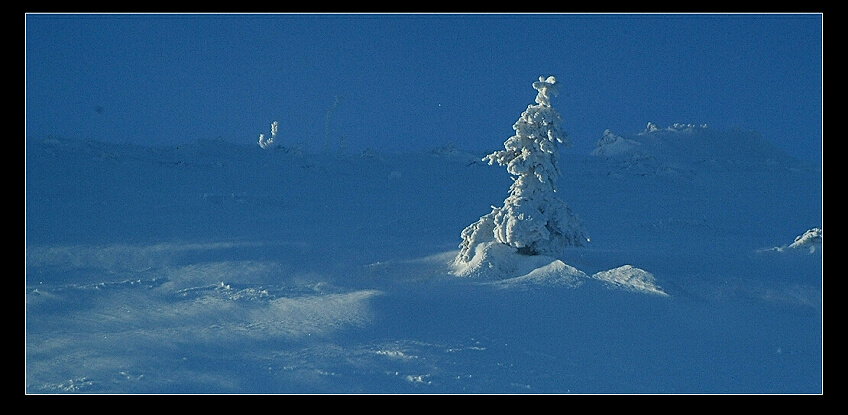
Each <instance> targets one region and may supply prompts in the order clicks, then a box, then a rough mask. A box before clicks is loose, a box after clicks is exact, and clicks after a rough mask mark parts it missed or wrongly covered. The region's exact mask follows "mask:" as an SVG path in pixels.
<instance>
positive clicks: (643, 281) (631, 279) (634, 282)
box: [592, 265, 668, 296]
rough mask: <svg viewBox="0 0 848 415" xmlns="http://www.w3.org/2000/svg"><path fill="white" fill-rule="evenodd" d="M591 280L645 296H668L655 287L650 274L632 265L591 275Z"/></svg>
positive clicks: (654, 280)
mask: <svg viewBox="0 0 848 415" xmlns="http://www.w3.org/2000/svg"><path fill="white" fill-rule="evenodd" d="M592 278H594V279H596V280H600V281H603V282H605V283H607V284H610V285H612V286H614V287H619V288H622V289H625V290H630V291H636V292H641V293H646V294H657V295H662V296H667V295H668V294H666V293H665V291H663V290H662V288H660V287H659V286H657V279H656V278H654V275H653V274H651V273H650V272H647V271H645V270H643V269H639V268H636V267H634V266H632V265H623V266H620V267H618V268H613V269H611V270H607V271H601V272H598V273H596V274H593V275H592Z"/></svg>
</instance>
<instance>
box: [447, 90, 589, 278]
mask: <svg viewBox="0 0 848 415" xmlns="http://www.w3.org/2000/svg"><path fill="white" fill-rule="evenodd" d="M533 88H535V89H536V90H537V91H538V94H537V95H536V105H528V107H527V110H526V111H524V112H523V113H522V114H521V117H520V118H519V119H518V121H517V122H516V123H515V125H513V129H514V130H515V135H513V136H512V137H510V138H508V139H507V140H506V142H504V149H503V150H500V151H495V152H494V153H492V154H489V155H488V156H486V157H485V158H484V159H483V160H484V161H486V160H488V162H489V164H494V163H495V162H497V163H498V164H499V165H501V166H506V168H507V171H508V172H509V173H510V174H512V175H514V176H516V177H515V178H513V180H514V181H513V183H512V186H511V187H510V194H509V197H507V198H506V200H504V206H503V207H494V206H493V207H492V212H491V213H489V214H487V215H485V216H483V217H481V218H480V220H478V221H477V222H475V223H473V224H471V225H469V226H468V227H467V228H465V230H463V231H462V243H461V244H460V253H459V256H458V257H457V260H461V261H465V262H467V261H469V260H470V259H471V257H472V256H473V254H474V252H473V251H474V248H475V246H477V245H478V244H480V243H483V242H487V241H491V240H493V239H494V240H495V241H497V242H499V243H502V244H506V245H509V246H511V247H514V248H516V249H517V251H518V252H519V253H521V254H526V255H550V256H555V255H558V254H560V253H561V252H562V251H563V250H564V249H565V248H566V247H568V246H583V245H584V244H585V243H586V242H587V241H588V239H587V238H586V236H585V234H584V232H583V230H582V225H581V224H580V221H579V220H578V219H577V217H576V216H574V214H573V213H572V212H571V209H570V208H569V207H568V205H566V204H565V203H564V202H563V201H561V200H560V199H559V198H557V196H556V192H557V186H556V181H557V179H558V178H559V176H560V170H559V166H558V158H559V149H558V147H559V145H566V146H567V145H570V144H571V142H570V141H569V140H568V137H567V136H566V134H565V132H564V131H563V129H562V117H561V116H560V114H559V113H558V112H557V111H556V110H555V109H553V108H552V107H551V101H550V99H551V95H556V92H557V91H556V79H555V78H554V77H553V76H549V77H548V78H544V77H539V80H538V81H537V82H534V83H533Z"/></svg>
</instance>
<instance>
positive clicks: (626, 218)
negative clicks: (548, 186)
mask: <svg viewBox="0 0 848 415" xmlns="http://www.w3.org/2000/svg"><path fill="white" fill-rule="evenodd" d="M687 128H688V127H687ZM658 130H659V131H653V132H649V133H645V134H643V135H639V134H634V135H627V134H622V135H621V137H623V138H625V139H629V140H633V141H638V142H640V143H641V144H639V145H634V146H633V148H632V149H630V150H632V151H631V152H630V154H629V155H628V154H627V153H628V152H627V151H625V152H622V153H621V154H619V155H611V154H606V155H605V156H603V157H599V156H591V155H588V154H574V153H567V152H566V153H563V154H561V157H562V158H561V160H563V161H565V162H566V163H564V164H565V165H567V166H569V174H564V175H563V176H562V177H560V178H559V183H558V184H559V187H560V189H567V197H568V201H569V205H570V206H572V207H573V208H574V211H575V212H579V213H580V218H581V220H582V222H583V225H584V227H585V230H586V233H587V234H588V235H591V242H590V243H588V244H587V245H586V246H584V247H570V248H568V249H566V250H564V251H563V252H562V253H561V254H560V255H556V256H544V255H521V254H519V253H518V252H516V249H515V248H512V247H506V246H502V245H503V244H496V243H491V242H493V241H477V242H479V243H476V244H475V245H474V247H473V249H472V251H471V253H472V261H470V262H468V263H466V264H464V266H463V267H457V264H456V263H454V262H452V261H453V260H454V259H455V258H456V256H457V253H458V251H457V248H456V247H457V239H458V238H457V237H458V233H459V231H460V230H462V229H463V227H465V226H467V225H468V224H469V223H473V222H474V221H475V220H477V219H478V218H479V217H480V213H481V212H480V207H481V206H482V207H485V206H490V204H491V203H492V201H493V200H494V201H497V200H503V198H504V196H505V195H504V193H505V189H507V188H508V187H509V185H510V184H511V182H512V181H511V178H510V175H509V173H508V172H506V171H504V169H503V168H499V167H497V166H490V165H488V164H487V163H485V162H482V161H481V159H482V157H483V156H484V155H485V154H487V153H489V151H488V150H486V151H483V150H480V151H477V150H475V151H468V152H463V151H460V150H457V149H455V148H450V147H449V148H443V149H437V150H434V151H421V152H415V153H406V154H388V153H383V152H380V151H379V149H374V150H372V151H369V152H366V153H356V154H354V153H349V154H336V153H335V152H334V153H333V154H316V152H314V151H313V152H310V147H309V146H303V147H302V148H295V147H287V146H291V145H292V143H291V142H290V141H289V138H288V137H286V140H283V141H280V140H277V141H276V142H275V143H274V146H271V147H268V148H266V149H262V148H260V147H259V146H257V145H256V143H255V138H256V137H255V136H254V135H250V137H252V138H250V137H247V138H246V141H249V142H246V143H245V144H244V145H237V144H233V143H226V142H224V141H222V140H201V141H198V142H195V143H190V144H187V145H181V146H179V147H172V148H147V147H140V146H132V145H116V144H104V143H98V142H92V141H72V140H63V139H59V138H50V139H47V140H39V139H35V138H29V139H28V142H27V169H26V178H27V183H26V193H27V194H26V202H25V203H26V214H27V217H26V244H25V261H26V264H25V267H26V268H25V309H26V315H25V317H26V318H25V320H26V330H25V331H26V333H25V336H26V340H25V360H26V362H25V390H26V392H27V393H71V394H79V393H117V394H120V393H820V392H821V391H822V387H823V382H822V267H821V262H822V255H820V253H821V238H820V231H819V233H818V235H819V236H818V237H816V232H815V231H814V229H811V228H812V227H817V228H818V229H821V211H822V205H821V192H822V189H821V170H820V168H818V169H816V168H811V167H809V166H798V165H791V164H790V165H783V164H780V163H777V164H769V163H767V162H766V161H765V160H766V158H763V157H761V156H762V155H763V153H762V152H761V151H760V150H761V147H760V146H756V145H743V144H741V143H736V144H733V143H732V142H733V141H734V140H737V141H738V140H747V139H751V138H752V137H753V136H751V135H748V134H743V133H739V132H730V133H728V134H727V136H726V137H724V136H723V133H722V132H717V131H707V130H709V129H699V128H694V129H692V131H688V130H687V129H686V128H682V129H680V131H670V130H668V131H666V130H664V129H658ZM709 134H712V136H711V137H712V138H710V136H709ZM572 139H575V140H577V139H586V140H588V139H589V138H585V137H584V138H581V137H572ZM710 140H713V141H715V142H717V143H724V144H721V145H720V147H721V146H724V147H721V148H725V149H726V148H728V147H727V146H730V145H736V146H737V147H736V148H737V150H738V151H737V152H735V153H727V152H723V153H722V152H719V149H714V150H711V151H712V153H710V152H709V151H707V150H708V148H707V147H708V143H709V142H710ZM687 145H691V146H693V147H692V148H690V149H689V150H691V153H687V152H686V151H684V150H687V147H686V146H687ZM673 146H677V147H674V148H676V149H677V150H675V151H677V152H676V153H675V152H674V151H671V150H670V149H671V148H672V147H673ZM698 146H701V147H698ZM743 147H745V148H748V150H747V152H746V151H743ZM313 150H314V149H313ZM645 150H650V151H646V152H644V153H640V154H639V155H638V157H642V158H638V157H637V158H632V156H633V154H636V152H638V151H645ZM655 150H656V151H655ZM660 150H662V151H660ZM708 153H709V154H725V155H726V154H734V158H733V160H735V161H733V162H729V161H726V158H722V157H712V158H710V157H706V158H705V157H702V156H703V155H705V154H708ZM675 154H676V155H675ZM677 155H679V156H680V157H681V158H676V157H677ZM694 155H700V156H698V157H697V160H696V157H694ZM619 156H621V157H623V158H617V157H619ZM690 156H691V157H690ZM687 157H689V158H687ZM624 160H627V161H630V162H634V163H635V164H632V165H631V167H632V169H631V170H624V167H623V166H622V165H619V164H617V163H619V162H623V161H624ZM723 160H725V161H723ZM744 160H753V162H752V163H747V164H746V163H745V162H744ZM775 160H776V159H775ZM643 162H644V163H647V164H639V163H643ZM651 163H653V164H651ZM648 167H651V168H653V170H651V169H650V168H648ZM640 169H641V170H640ZM637 171H642V172H652V174H645V175H640V174H633V173H634V172H637ZM658 171H659V172H665V173H660V174H654V173H657V172H658ZM673 172H676V173H673ZM666 173H667V174H666ZM805 229H810V230H811V231H812V232H810V233H809V234H807V233H805V232H804V230H805ZM796 235H798V236H799V237H798V238H797V240H796V246H798V247H799V248H800V249H789V248H788V246H789V245H791V244H792V241H793V238H794V237H795V236H796ZM804 235H807V236H804ZM810 243H812V244H810ZM773 246H781V247H786V249H785V250H784V251H783V252H777V251H768V253H766V252H760V253H755V252H757V250H758V249H760V248H762V247H773ZM810 247H815V252H814V253H813V254H810ZM499 250H503V251H505V252H504V255H491V253H492V252H495V251H499ZM506 251H508V252H506ZM789 252H794V253H796V254H788V253H789ZM478 253H479V254H480V255H475V254H478ZM622 264H632V266H624V267H622ZM459 275H462V277H459ZM662 293H665V294H667V295H663V294H662Z"/></svg>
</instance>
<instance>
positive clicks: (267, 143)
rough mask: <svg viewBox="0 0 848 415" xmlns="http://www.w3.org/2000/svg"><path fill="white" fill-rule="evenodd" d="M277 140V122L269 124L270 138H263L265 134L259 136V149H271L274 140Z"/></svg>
mask: <svg viewBox="0 0 848 415" xmlns="http://www.w3.org/2000/svg"><path fill="white" fill-rule="evenodd" d="M275 138H277V122H276V121H274V122H272V123H271V138H267V139H266V138H265V134H259V147H262V148H271V145H273V144H274V139H275Z"/></svg>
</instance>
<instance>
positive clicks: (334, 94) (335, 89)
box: [26, 14, 823, 162]
mask: <svg viewBox="0 0 848 415" xmlns="http://www.w3.org/2000/svg"><path fill="white" fill-rule="evenodd" d="M822 40H823V39H822V15H820V14H729V15H714V14H685V15H676V14H589V15H584V14H545V15H526V14H521V15H514V14H435V15H427V14H375V15H362V14H356V15H349V14H307V15H302V14H261V15H249V14H236V15H228V14H199V15H194V14H178V15H170V14H130V15H122V14H97V15H87V14H61V15H51V14H28V15H26V132H27V135H28V136H32V137H45V136H47V135H50V134H52V135H55V136H60V137H64V138H75V139H96V140H103V141H114V142H121V143H136V144H153V145H172V144H180V143H187V142H191V141H194V140H197V139H201V138H212V139H224V140H227V141H232V142H237V143H254V142H256V140H257V139H258V136H259V134H260V133H265V134H266V135H268V134H269V125H270V123H271V122H272V121H278V122H279V123H280V128H279V133H278V140H280V143H282V144H284V145H285V144H286V143H302V144H304V145H305V146H308V147H310V148H314V149H316V150H320V149H321V148H322V147H323V146H324V145H326V144H329V145H331V146H332V147H334V148H335V147H337V146H338V143H339V142H340V141H342V140H344V142H345V143H346V145H347V146H348V148H349V149H351V150H360V149H364V148H366V147H373V148H380V149H385V150H387V151H396V150H410V149H423V148H433V147H436V146H441V145H445V144H446V143H448V142H452V143H454V144H456V145H457V146H459V147H462V148H467V149H473V150H492V149H496V148H498V147H500V146H501V144H502V143H503V141H504V140H505V139H506V138H508V137H509V136H510V135H512V133H513V131H512V124H513V123H514V122H515V121H516V120H517V119H518V116H519V115H520V114H521V112H522V111H523V110H524V109H526V107H527V105H528V104H532V103H533V98H534V97H535V91H534V90H533V89H532V88H531V86H530V84H531V83H532V82H533V81H534V80H536V79H538V77H539V76H541V75H544V76H548V75H554V76H556V77H557V80H558V81H559V82H560V83H561V87H560V96H559V97H558V98H556V99H554V101H553V105H554V106H555V107H556V108H557V109H558V110H559V111H560V113H562V115H563V117H564V120H565V128H566V130H567V131H568V133H569V135H570V137H571V139H572V141H573V143H574V145H575V151H579V152H586V153H588V152H589V151H590V150H591V147H592V145H593V144H594V142H595V141H596V140H597V139H598V138H600V137H601V136H602V134H603V131H604V130H605V129H607V128H609V129H611V130H613V131H614V132H617V133H620V134H631V133H636V132H639V131H641V130H642V129H644V128H645V125H646V124H647V122H649V121H650V122H653V123H655V124H657V125H659V126H667V125H671V124H673V123H692V124H708V125H709V126H711V127H714V128H723V129H730V128H741V129H746V130H756V131H758V132H760V133H761V134H762V135H763V136H764V137H765V138H766V139H768V140H770V141H772V142H774V143H775V144H777V145H778V146H779V147H781V148H783V149H784V150H786V151H787V152H789V153H790V154H792V155H794V156H796V157H798V158H800V159H803V160H809V161H813V162H820V161H821V152H822Z"/></svg>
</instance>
